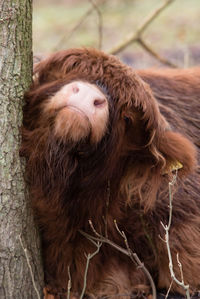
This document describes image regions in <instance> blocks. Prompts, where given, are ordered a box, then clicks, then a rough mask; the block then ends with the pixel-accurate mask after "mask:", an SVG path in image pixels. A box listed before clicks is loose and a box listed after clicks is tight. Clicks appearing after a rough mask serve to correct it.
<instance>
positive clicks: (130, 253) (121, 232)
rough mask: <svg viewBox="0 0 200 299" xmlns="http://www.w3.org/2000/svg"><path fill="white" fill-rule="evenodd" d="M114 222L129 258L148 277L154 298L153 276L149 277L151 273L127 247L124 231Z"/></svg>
mask: <svg viewBox="0 0 200 299" xmlns="http://www.w3.org/2000/svg"><path fill="white" fill-rule="evenodd" d="M114 223H115V227H116V229H117V231H118V232H119V234H120V235H121V236H122V238H123V239H124V242H125V245H126V248H127V251H128V253H129V257H130V258H131V260H132V261H133V262H135V261H136V263H137V264H138V265H139V267H141V268H142V269H143V271H144V273H145V274H146V276H147V277H148V280H149V282H150V284H151V289H152V297H153V298H154V299H155V298H156V287H155V284H154V281H153V278H152V277H151V274H150V273H149V271H148V270H147V268H146V267H145V266H144V263H142V262H141V261H140V259H139V257H138V255H137V254H136V253H135V252H133V251H132V250H131V248H130V247H129V244H128V240H127V237H126V234H125V233H124V231H121V230H120V229H119V227H118V225H117V221H116V220H115V221H114Z"/></svg>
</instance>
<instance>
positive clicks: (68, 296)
mask: <svg viewBox="0 0 200 299" xmlns="http://www.w3.org/2000/svg"><path fill="white" fill-rule="evenodd" d="M67 271H68V284H67V299H70V292H71V287H72V280H71V274H70V267H69V266H68V269H67Z"/></svg>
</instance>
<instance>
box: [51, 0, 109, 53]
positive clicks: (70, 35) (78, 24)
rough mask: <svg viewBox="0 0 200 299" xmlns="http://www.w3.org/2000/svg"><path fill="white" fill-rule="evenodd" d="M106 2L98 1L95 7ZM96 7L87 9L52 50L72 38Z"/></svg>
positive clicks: (103, 0) (60, 46)
mask: <svg viewBox="0 0 200 299" xmlns="http://www.w3.org/2000/svg"><path fill="white" fill-rule="evenodd" d="M105 1H106V0H100V1H99V2H98V3H97V4H95V5H96V7H98V6H99V5H102V4H103V3H104V2H105ZM96 7H95V6H94V5H93V6H92V7H91V8H89V9H88V10H87V11H86V13H85V14H84V15H83V16H82V17H81V18H80V20H79V22H78V23H77V24H76V25H75V26H74V27H73V28H72V29H71V30H70V32H69V33H68V35H66V36H63V37H62V38H61V40H60V41H59V42H58V44H57V45H56V47H55V48H54V49H53V51H56V50H58V49H60V48H62V45H63V44H64V43H65V44H66V42H67V41H68V40H69V39H70V38H71V37H72V35H73V34H74V33H75V32H76V31H77V30H78V29H79V28H80V27H81V25H82V24H83V23H84V22H85V20H86V19H87V17H88V16H89V15H91V13H92V12H93V11H94V9H96Z"/></svg>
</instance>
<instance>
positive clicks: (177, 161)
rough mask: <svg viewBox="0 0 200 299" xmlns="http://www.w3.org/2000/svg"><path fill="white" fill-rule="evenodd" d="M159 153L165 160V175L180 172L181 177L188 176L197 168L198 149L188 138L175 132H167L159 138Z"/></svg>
mask: <svg viewBox="0 0 200 299" xmlns="http://www.w3.org/2000/svg"><path fill="white" fill-rule="evenodd" d="M158 148H159V152H161V153H162V155H163V157H164V158H165V165H164V166H163V169H162V171H163V174H166V173H170V172H172V171H173V170H176V169H177V170H179V173H180V175H187V174H188V173H190V172H192V171H193V170H194V168H195V166H196V149H195V146H194V145H193V144H192V142H191V141H190V140H189V139H187V138H186V137H184V136H182V135H181V134H179V133H176V132H173V131H166V132H164V133H163V135H162V136H160V138H159V144H158Z"/></svg>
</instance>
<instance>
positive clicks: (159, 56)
mask: <svg viewBox="0 0 200 299" xmlns="http://www.w3.org/2000/svg"><path fill="white" fill-rule="evenodd" d="M137 42H138V43H139V44H140V45H141V46H142V47H143V48H144V49H145V50H146V51H147V52H148V53H150V54H151V55H152V56H153V57H155V58H156V59H157V60H158V61H160V62H161V63H163V64H165V65H168V66H170V67H173V68H177V67H178V66H177V65H176V64H174V63H173V62H171V61H169V60H168V59H166V58H164V57H162V56H161V55H160V54H158V53H157V52H156V51H155V50H154V49H153V48H152V47H150V46H149V45H147V43H146V42H145V41H144V40H143V39H142V38H141V37H139V38H138V39H137Z"/></svg>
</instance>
